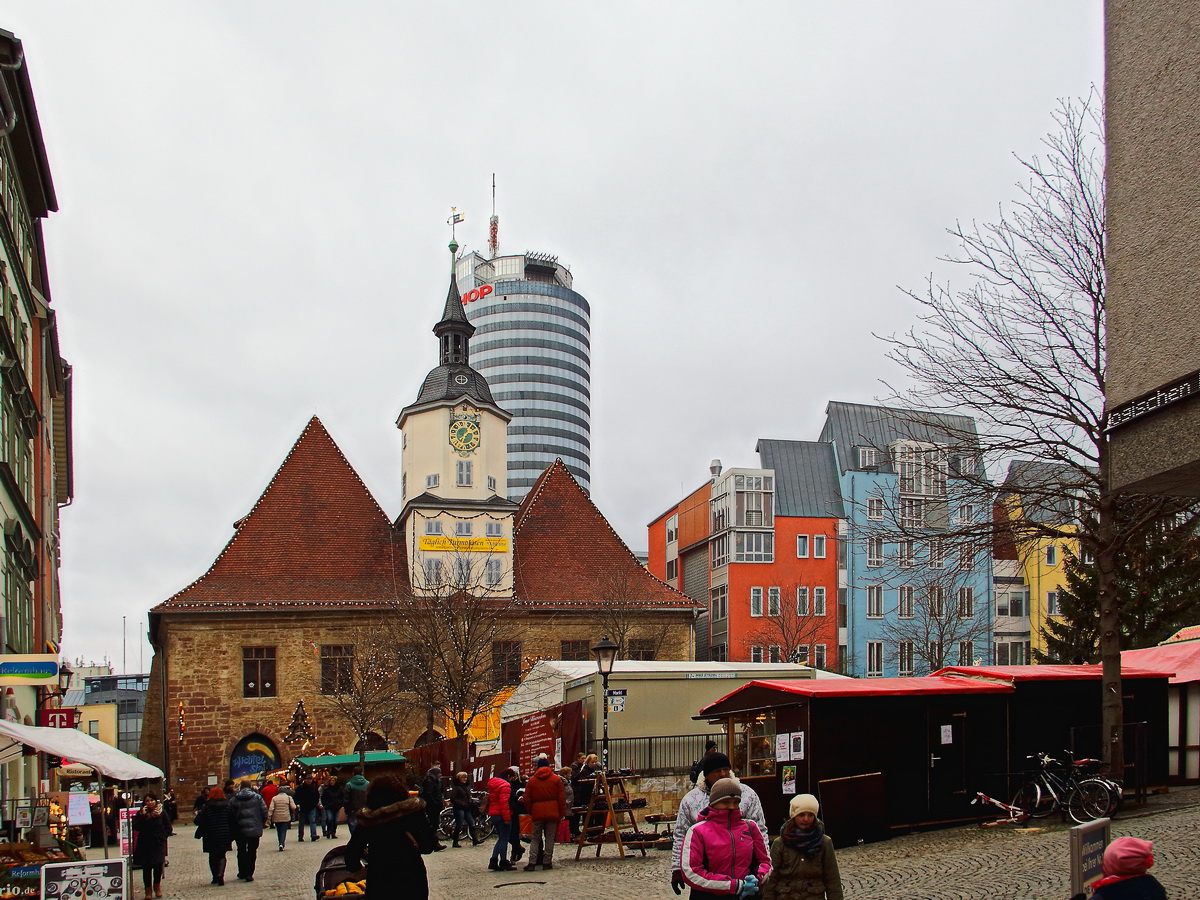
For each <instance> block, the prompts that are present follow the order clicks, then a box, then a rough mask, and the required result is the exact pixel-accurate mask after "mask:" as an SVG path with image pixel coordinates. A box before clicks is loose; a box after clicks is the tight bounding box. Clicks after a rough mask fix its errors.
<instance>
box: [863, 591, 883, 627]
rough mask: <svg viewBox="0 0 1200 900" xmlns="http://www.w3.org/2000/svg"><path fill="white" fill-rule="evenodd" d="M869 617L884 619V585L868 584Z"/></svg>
mask: <svg viewBox="0 0 1200 900" xmlns="http://www.w3.org/2000/svg"><path fill="white" fill-rule="evenodd" d="M867 618H868V619H882V618H883V585H882V584H868V585H867Z"/></svg>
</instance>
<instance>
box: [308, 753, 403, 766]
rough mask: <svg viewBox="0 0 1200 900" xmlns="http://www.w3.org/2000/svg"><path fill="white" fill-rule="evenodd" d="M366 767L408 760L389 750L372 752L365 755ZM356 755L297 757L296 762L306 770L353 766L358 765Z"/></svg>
mask: <svg viewBox="0 0 1200 900" xmlns="http://www.w3.org/2000/svg"><path fill="white" fill-rule="evenodd" d="M366 760H367V765H368V766H369V765H371V764H372V763H402V762H408V758H407V757H404V756H401V755H400V754H399V753H392V752H391V751H390V750H374V751H372V752H370V753H368V754H367V757H366ZM358 761H359V759H358V754H357V753H343V754H342V755H341V756H297V757H296V762H298V763H300V765H302V766H304V767H305V768H306V769H319V768H321V767H322V766H355V765H358Z"/></svg>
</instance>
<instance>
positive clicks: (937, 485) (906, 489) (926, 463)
mask: <svg viewBox="0 0 1200 900" xmlns="http://www.w3.org/2000/svg"><path fill="white" fill-rule="evenodd" d="M892 462H893V465H895V467H896V472H897V474H899V476H900V493H902V494H920V495H923V496H926V497H944V496H945V495H946V457H945V455H944V454H943V453H942V452H941V451H939V450H937V449H936V448H934V447H930V446H925V445H917V444H898V445H896V448H895V450H894V458H893V461H892Z"/></svg>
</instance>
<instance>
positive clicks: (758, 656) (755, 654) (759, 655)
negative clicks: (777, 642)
mask: <svg viewBox="0 0 1200 900" xmlns="http://www.w3.org/2000/svg"><path fill="white" fill-rule="evenodd" d="M762 661H763V648H762V647H759V646H754V647H751V648H750V662H753V663H760V662H762Z"/></svg>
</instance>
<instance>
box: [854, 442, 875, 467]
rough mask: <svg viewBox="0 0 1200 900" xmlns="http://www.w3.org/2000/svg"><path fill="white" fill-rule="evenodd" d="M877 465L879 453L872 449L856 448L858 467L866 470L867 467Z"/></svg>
mask: <svg viewBox="0 0 1200 900" xmlns="http://www.w3.org/2000/svg"><path fill="white" fill-rule="evenodd" d="M878 465H879V451H878V450H876V449H875V448H874V447H859V448H858V467H859V468H860V469H866V468H868V467H869V466H878Z"/></svg>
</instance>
